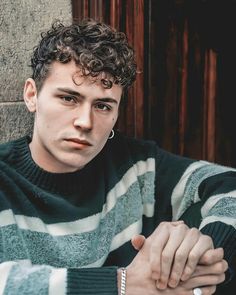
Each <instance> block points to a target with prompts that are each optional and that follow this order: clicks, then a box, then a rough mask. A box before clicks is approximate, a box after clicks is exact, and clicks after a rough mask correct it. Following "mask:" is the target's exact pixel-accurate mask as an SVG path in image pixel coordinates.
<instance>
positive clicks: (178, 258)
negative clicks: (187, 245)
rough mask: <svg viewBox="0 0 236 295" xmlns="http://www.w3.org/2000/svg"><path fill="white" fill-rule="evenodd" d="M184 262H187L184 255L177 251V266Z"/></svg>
mask: <svg viewBox="0 0 236 295" xmlns="http://www.w3.org/2000/svg"><path fill="white" fill-rule="evenodd" d="M184 261H185V255H184V253H183V252H180V251H178V250H177V251H176V253H175V262H176V263H177V264H180V263H183V262H184Z"/></svg>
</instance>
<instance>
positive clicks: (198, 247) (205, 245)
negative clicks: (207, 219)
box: [181, 235, 213, 281]
mask: <svg viewBox="0 0 236 295" xmlns="http://www.w3.org/2000/svg"><path fill="white" fill-rule="evenodd" d="M209 249H213V242H212V239H211V238H210V237H209V236H207V235H201V236H200V237H199V239H198V242H197V243H196V244H195V246H194V247H193V249H192V250H191V251H190V253H189V256H188V260H187V263H186V265H185V268H184V271H183V274H182V276H181V280H183V281H185V280H187V279H188V278H189V277H190V276H191V275H192V273H193V272H194V270H195V268H196V265H197V264H198V261H199V260H200V257H202V255H203V254H204V253H205V252H206V251H207V250H209Z"/></svg>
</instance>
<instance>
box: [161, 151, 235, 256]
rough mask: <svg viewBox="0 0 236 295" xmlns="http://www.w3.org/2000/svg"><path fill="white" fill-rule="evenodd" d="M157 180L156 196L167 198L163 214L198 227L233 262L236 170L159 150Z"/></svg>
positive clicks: (162, 207)
mask: <svg viewBox="0 0 236 295" xmlns="http://www.w3.org/2000/svg"><path fill="white" fill-rule="evenodd" d="M158 179H159V182H157V186H158V185H159V187H158V188H157V198H158V195H159V196H160V198H161V200H162V199H164V204H163V203H162V205H161V206H160V207H161V209H159V210H160V214H162V215H163V212H164V213H165V212H167V213H168V212H169V216H170V219H172V220H178V219H184V220H185V221H186V222H187V224H188V225H190V226H195V227H199V228H200V230H201V231H202V232H203V233H205V234H208V235H209V236H211V237H212V239H213V242H214V246H215V247H223V248H224V252H225V259H226V260H227V261H228V262H231V260H232V258H233V256H234V255H235V254H236V230H235V228H236V170H235V169H233V168H230V167H225V166H221V165H216V164H214V163H209V162H206V161H195V160H191V159H188V158H184V157H180V156H176V155H173V154H171V153H168V152H165V151H162V150H160V151H159V160H158V162H157V180H158ZM160 203H161V202H160ZM168 206H169V207H168Z"/></svg>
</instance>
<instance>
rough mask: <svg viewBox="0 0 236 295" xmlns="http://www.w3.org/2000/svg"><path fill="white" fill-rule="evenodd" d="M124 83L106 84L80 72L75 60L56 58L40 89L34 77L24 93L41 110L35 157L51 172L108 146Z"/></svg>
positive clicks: (77, 164) (71, 167) (69, 168)
mask: <svg viewBox="0 0 236 295" xmlns="http://www.w3.org/2000/svg"><path fill="white" fill-rule="evenodd" d="M121 94H122V87H121V86H120V85H115V84H113V86H112V88H111V89H106V88H104V86H103V85H102V83H101V80H100V79H98V80H97V81H96V82H94V80H92V78H91V77H90V76H89V77H82V76H80V72H79V68H78V66H76V65H75V63H74V62H73V61H72V62H70V63H67V64H61V63H59V62H54V63H53V64H52V67H51V70H50V73H49V76H48V77H47V78H46V80H45V81H44V84H43V86H42V88H41V90H40V92H39V93H37V90H36V87H35V83H34V81H33V80H32V79H28V80H27V81H26V84H25V90H24V98H25V102H26V104H27V106H28V109H29V110H30V111H31V112H35V122H34V132H33V138H32V142H31V143H30V150H31V154H32V157H33V159H34V161H35V162H36V163H37V164H38V165H39V166H40V167H41V168H43V169H44V170H46V171H49V172H56V173H64V172H73V171H76V170H78V169H81V168H83V167H84V166H85V165H86V164H87V163H88V162H89V161H91V160H92V159H93V158H94V157H95V156H96V155H97V154H98V153H99V152H100V151H101V150H102V148H103V147H104V145H105V143H106V141H107V139H108V137H109V135H110V132H111V130H112V128H113V127H114V125H115V123H116V120H117V117H118V108H119V103H120V99H121Z"/></svg>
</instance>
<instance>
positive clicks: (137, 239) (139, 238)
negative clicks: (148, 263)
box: [131, 235, 146, 251]
mask: <svg viewBox="0 0 236 295" xmlns="http://www.w3.org/2000/svg"><path fill="white" fill-rule="evenodd" d="M145 240H146V238H145V237H144V236H143V235H135V236H133V238H132V239H131V244H132V246H133V247H134V249H135V250H137V251H139V250H141V248H142V247H143V245H144V243H145Z"/></svg>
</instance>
